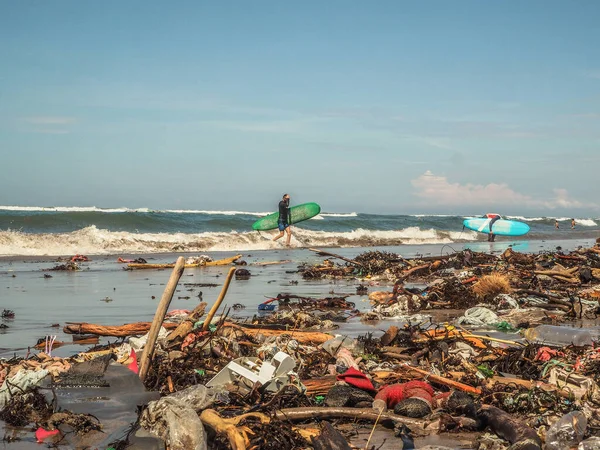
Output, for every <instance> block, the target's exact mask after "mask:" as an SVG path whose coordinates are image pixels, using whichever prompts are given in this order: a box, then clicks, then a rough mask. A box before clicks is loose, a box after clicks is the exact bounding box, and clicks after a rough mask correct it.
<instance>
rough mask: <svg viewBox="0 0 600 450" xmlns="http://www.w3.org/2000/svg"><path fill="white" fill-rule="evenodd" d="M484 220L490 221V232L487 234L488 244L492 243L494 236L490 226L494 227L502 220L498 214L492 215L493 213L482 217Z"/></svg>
mask: <svg viewBox="0 0 600 450" xmlns="http://www.w3.org/2000/svg"><path fill="white" fill-rule="evenodd" d="M483 218H484V219H492V220H490V225H489V226H490V232H489V234H488V242H494V241H495V240H496V235H495V234H494V232H493V230H492V225H494V223H495V222H496V221H497V220H499V219H502V216H500V214H493V213H488V214H485V215H484V216H483Z"/></svg>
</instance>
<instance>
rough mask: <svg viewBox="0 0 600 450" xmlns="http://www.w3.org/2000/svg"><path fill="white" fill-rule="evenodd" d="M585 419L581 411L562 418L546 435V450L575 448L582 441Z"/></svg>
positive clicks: (585, 425)
mask: <svg viewBox="0 0 600 450" xmlns="http://www.w3.org/2000/svg"><path fill="white" fill-rule="evenodd" d="M586 428H587V419H586V417H585V415H584V414H583V413H582V412H581V411H572V412H570V413H569V414H565V415H564V416H562V417H561V418H560V419H559V420H558V421H557V422H555V423H554V424H553V425H552V426H551V427H550V428H549V429H548V432H547V433H546V449H547V450H564V449H568V448H571V447H575V446H576V445H577V444H579V443H580V442H581V440H582V439H583V435H584V434H585V429H586Z"/></svg>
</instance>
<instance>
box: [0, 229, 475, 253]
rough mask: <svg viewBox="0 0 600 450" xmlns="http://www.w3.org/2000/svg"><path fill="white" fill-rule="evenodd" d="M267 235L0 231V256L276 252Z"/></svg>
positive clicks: (306, 241) (420, 237)
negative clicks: (268, 250) (30, 232)
mask: <svg viewBox="0 0 600 450" xmlns="http://www.w3.org/2000/svg"><path fill="white" fill-rule="evenodd" d="M271 235H272V233H270V232H263V233H262V234H259V233H257V232H244V233H238V232H235V231H232V232H206V233H129V232H125V231H108V230H105V229H101V228H97V227H95V226H93V225H92V226H89V227H86V228H83V229H80V230H77V231H74V232H71V233H56V234H49V233H48V234H28V233H23V232H20V231H10V230H9V231H0V255H2V256H16V255H35V256H41V255H48V256H55V255H69V254H75V253H80V254H90V255H94V254H109V255H110V254H123V253H161V252H196V251H248V250H267V249H272V248H280V244H279V243H275V242H272V241H271V240H270V237H271ZM476 238H477V234H476V233H474V232H471V231H469V232H461V233H459V232H447V231H439V230H434V229H426V230H421V229H419V228H418V227H409V228H405V229H402V230H397V231H381V230H380V231H372V230H365V229H360V228H359V229H356V230H353V231H349V232H340V233H334V232H325V231H311V230H306V229H302V228H295V229H294V240H293V243H294V245H297V246H340V247H369V246H385V245H401V244H436V243H437V244H445V243H451V242H454V241H456V240H458V239H460V240H469V241H470V240H476Z"/></svg>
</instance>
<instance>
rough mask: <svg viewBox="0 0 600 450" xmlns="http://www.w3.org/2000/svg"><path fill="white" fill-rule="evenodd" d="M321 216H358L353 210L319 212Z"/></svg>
mask: <svg viewBox="0 0 600 450" xmlns="http://www.w3.org/2000/svg"><path fill="white" fill-rule="evenodd" d="M319 215H320V216H323V217H358V214H357V213H355V212H351V213H321V214H319Z"/></svg>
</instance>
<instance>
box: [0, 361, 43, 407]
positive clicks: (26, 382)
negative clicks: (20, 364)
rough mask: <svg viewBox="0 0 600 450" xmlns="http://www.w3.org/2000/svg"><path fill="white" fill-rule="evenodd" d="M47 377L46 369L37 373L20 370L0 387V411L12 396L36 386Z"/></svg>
mask: <svg viewBox="0 0 600 450" xmlns="http://www.w3.org/2000/svg"><path fill="white" fill-rule="evenodd" d="M47 375H48V371H47V370H46V369H43V370H38V371H33V370H25V369H22V370H19V371H18V372H17V374H16V375H15V376H14V377H12V378H11V379H10V380H4V383H2V386H1V387H0V409H2V408H4V406H5V405H6V403H7V402H8V401H9V400H10V398H11V397H12V396H13V395H14V394H16V393H20V392H23V391H26V390H27V389H29V388H30V387H33V386H37V385H38V384H40V382H41V381H42V380H43V379H44V378H46V376H47ZM7 381H8V383H7Z"/></svg>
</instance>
